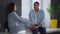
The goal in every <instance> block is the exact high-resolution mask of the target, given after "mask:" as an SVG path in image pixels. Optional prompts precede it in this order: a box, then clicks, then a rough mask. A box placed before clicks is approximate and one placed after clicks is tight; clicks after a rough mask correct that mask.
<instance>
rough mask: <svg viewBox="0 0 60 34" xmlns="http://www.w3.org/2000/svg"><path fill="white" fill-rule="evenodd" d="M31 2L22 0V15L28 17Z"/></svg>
mask: <svg viewBox="0 0 60 34" xmlns="http://www.w3.org/2000/svg"><path fill="white" fill-rule="evenodd" d="M31 6H32V2H31V0H22V17H23V18H26V19H28V18H29V11H30V10H31V8H32V7H31Z"/></svg>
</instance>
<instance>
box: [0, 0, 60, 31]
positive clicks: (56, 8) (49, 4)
mask: <svg viewBox="0 0 60 34" xmlns="http://www.w3.org/2000/svg"><path fill="white" fill-rule="evenodd" d="M35 1H38V2H39V3H40V7H39V8H40V9H43V10H44V12H45V18H44V22H45V26H46V28H54V29H57V28H60V16H59V15H60V0H0V32H5V29H8V22H7V14H8V12H7V4H8V3H10V2H15V3H16V5H17V14H18V15H19V16H21V17H23V18H26V19H29V12H30V10H31V9H33V4H34V2H35ZM48 30H49V29H48Z"/></svg>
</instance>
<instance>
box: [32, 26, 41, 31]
mask: <svg viewBox="0 0 60 34" xmlns="http://www.w3.org/2000/svg"><path fill="white" fill-rule="evenodd" d="M39 27H40V25H37V26H36V25H33V26H32V30H34V29H37V28H39Z"/></svg>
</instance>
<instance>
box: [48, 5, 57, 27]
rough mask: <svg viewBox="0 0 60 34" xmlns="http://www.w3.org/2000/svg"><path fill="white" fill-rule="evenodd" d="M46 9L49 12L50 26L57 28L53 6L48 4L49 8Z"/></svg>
mask: <svg viewBox="0 0 60 34" xmlns="http://www.w3.org/2000/svg"><path fill="white" fill-rule="evenodd" d="M47 11H48V12H49V13H50V16H51V20H50V27H51V28H57V19H55V14H56V12H55V11H56V10H55V8H54V7H52V6H49V8H47Z"/></svg>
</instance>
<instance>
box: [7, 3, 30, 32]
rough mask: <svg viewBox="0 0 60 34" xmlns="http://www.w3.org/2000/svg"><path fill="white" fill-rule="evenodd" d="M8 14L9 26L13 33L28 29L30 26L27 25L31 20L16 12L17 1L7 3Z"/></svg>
mask: <svg viewBox="0 0 60 34" xmlns="http://www.w3.org/2000/svg"><path fill="white" fill-rule="evenodd" d="M7 8H8V11H9V14H8V26H9V30H10V32H11V33H18V32H19V31H22V30H26V28H28V27H29V26H28V25H27V24H28V22H29V21H27V20H25V19H23V18H22V17H20V16H18V15H17V13H16V10H17V7H16V4H15V3H13V2H12V3H9V4H8V5H7Z"/></svg>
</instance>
